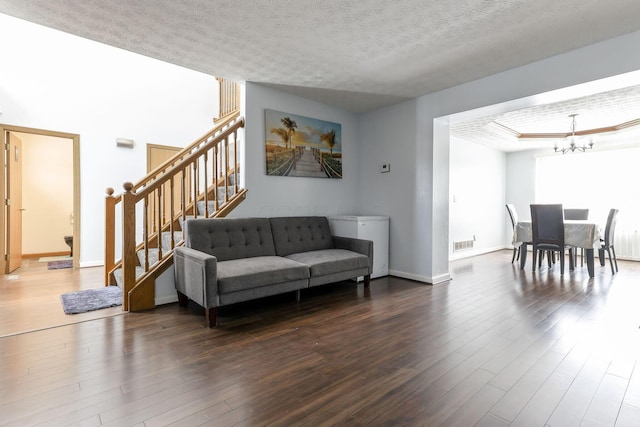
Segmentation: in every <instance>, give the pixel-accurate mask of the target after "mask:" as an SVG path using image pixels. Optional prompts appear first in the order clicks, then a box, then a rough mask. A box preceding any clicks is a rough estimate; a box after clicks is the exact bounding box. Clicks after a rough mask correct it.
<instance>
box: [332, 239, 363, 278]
mask: <svg viewBox="0 0 640 427" xmlns="http://www.w3.org/2000/svg"><path fill="white" fill-rule="evenodd" d="M333 245H334V247H335V248H336V249H346V250H349V251H353V252H357V253H359V254H362V255H366V256H367V257H369V274H371V273H372V272H373V241H371V240H365V239H356V238H353V237H339V236H333Z"/></svg>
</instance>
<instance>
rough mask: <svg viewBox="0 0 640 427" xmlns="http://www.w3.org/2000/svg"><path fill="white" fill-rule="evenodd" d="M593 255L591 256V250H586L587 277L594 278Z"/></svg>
mask: <svg viewBox="0 0 640 427" xmlns="http://www.w3.org/2000/svg"><path fill="white" fill-rule="evenodd" d="M593 258H594V255H593V248H588V249H587V270H589V277H594V276H595V271H594V270H595V269H594V265H593V264H594V262H595V260H594V259H593Z"/></svg>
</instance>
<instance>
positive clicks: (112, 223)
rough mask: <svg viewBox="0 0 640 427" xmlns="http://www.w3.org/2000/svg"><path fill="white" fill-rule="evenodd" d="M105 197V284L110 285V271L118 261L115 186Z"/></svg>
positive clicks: (108, 189)
mask: <svg viewBox="0 0 640 427" xmlns="http://www.w3.org/2000/svg"><path fill="white" fill-rule="evenodd" d="M106 192H107V197H106V199H105V215H104V218H105V221H104V224H105V233H104V285H105V286H109V285H110V280H109V272H110V271H111V270H113V267H114V266H115V263H116V248H115V245H116V238H115V236H116V199H115V197H113V188H111V187H109V188H107V190H106Z"/></svg>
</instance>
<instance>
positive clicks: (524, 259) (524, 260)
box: [520, 243, 527, 270]
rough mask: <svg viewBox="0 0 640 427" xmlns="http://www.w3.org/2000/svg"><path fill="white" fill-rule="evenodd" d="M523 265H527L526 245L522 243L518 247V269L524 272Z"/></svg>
mask: <svg viewBox="0 0 640 427" xmlns="http://www.w3.org/2000/svg"><path fill="white" fill-rule="evenodd" d="M525 265H527V244H526V243H523V244H522V246H520V269H521V270H524V266H525Z"/></svg>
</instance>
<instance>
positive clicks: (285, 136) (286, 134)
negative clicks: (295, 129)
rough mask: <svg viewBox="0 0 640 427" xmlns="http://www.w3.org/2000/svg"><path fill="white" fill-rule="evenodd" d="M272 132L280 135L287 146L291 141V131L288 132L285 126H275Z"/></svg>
mask: <svg viewBox="0 0 640 427" xmlns="http://www.w3.org/2000/svg"><path fill="white" fill-rule="evenodd" d="M271 133H273V134H276V135H278V136H279V137H280V139H281V140H282V142H284V146H285V147H286V146H287V145H288V143H289V132H287V130H286V129H284V128H273V129H271Z"/></svg>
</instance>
